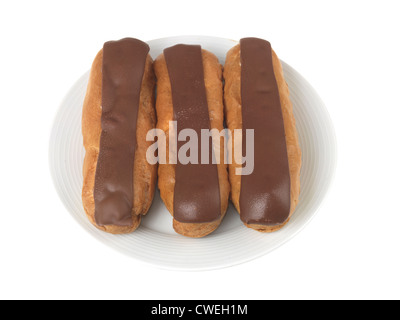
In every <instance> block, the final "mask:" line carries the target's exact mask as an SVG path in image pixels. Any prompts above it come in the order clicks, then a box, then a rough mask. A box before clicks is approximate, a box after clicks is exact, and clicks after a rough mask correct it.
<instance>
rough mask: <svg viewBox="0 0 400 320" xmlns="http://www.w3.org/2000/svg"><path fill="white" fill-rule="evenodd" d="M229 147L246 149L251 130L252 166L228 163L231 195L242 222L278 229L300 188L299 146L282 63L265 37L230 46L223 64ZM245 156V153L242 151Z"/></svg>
mask: <svg viewBox="0 0 400 320" xmlns="http://www.w3.org/2000/svg"><path fill="white" fill-rule="evenodd" d="M224 78H225V87H224V100H225V116H226V123H227V126H228V128H229V129H230V131H231V132H233V130H235V129H241V130H242V136H241V137H240V138H237V137H236V136H234V135H232V136H231V141H230V143H228V146H229V147H230V148H229V153H231V154H234V153H235V149H238V148H241V150H246V143H247V142H246V141H247V139H246V134H248V133H247V132H248V131H247V130H254V131H253V132H254V159H253V160H254V170H253V171H252V173H251V174H246V175H241V174H240V172H241V169H242V168H243V166H244V164H240V163H238V162H237V161H235V158H234V157H233V162H232V164H230V165H229V181H230V184H231V188H232V190H231V199H232V202H233V203H234V205H235V207H236V209H237V210H238V212H239V213H240V218H241V220H242V221H243V223H244V224H245V225H246V226H248V227H250V228H253V229H255V230H257V231H260V232H273V231H276V230H279V229H281V228H282V227H283V226H284V225H285V224H286V223H287V222H288V221H289V219H290V218H291V216H292V214H293V212H294V210H295V208H296V206H297V203H298V199H299V194H300V168H301V150H300V147H299V142H298V135H297V131H296V124H295V118H294V115H293V107H292V103H291V101H290V98H289V89H288V86H287V84H286V82H285V79H284V75H283V70H282V65H281V63H280V61H279V59H278V57H277V55H276V54H275V52H274V51H273V50H272V48H271V45H270V43H269V42H267V41H265V40H262V39H256V38H246V39H242V40H241V41H240V44H239V45H237V46H235V47H234V48H232V49H231V50H230V51H229V52H228V54H227V57H226V63H225V67H224ZM246 156H247V157H248V156H249V155H246Z"/></svg>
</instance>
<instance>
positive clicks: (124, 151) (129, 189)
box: [94, 39, 149, 226]
mask: <svg viewBox="0 0 400 320" xmlns="http://www.w3.org/2000/svg"><path fill="white" fill-rule="evenodd" d="M148 52H149V46H148V45H147V44H145V43H144V42H142V41H139V40H136V39H123V40H120V41H111V42H107V43H105V44H104V48H103V89H102V94H103V96H102V116H101V127H102V132H101V136H100V151H99V157H98V161H97V169H96V177H95V185H94V202H95V220H96V223H97V224H98V225H99V226H105V225H116V226H132V225H133V219H132V208H133V164H134V159H135V149H136V121H137V114H138V108H139V101H140V89H141V85H142V78H143V73H144V68H145V62H146V58H147V54H148Z"/></svg>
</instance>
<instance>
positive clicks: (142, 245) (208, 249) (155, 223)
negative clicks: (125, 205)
mask: <svg viewBox="0 0 400 320" xmlns="http://www.w3.org/2000/svg"><path fill="white" fill-rule="evenodd" d="M178 43H187V44H200V45H202V47H203V48H204V49H207V50H210V51H211V52H213V53H215V54H216V55H217V56H218V58H219V60H220V62H221V63H222V64H223V63H224V60H225V54H226V52H227V51H228V50H229V49H230V48H231V47H232V46H234V45H236V43H237V42H235V41H232V40H228V39H221V38H214V37H204V36H184V37H173V38H164V39H157V40H152V41H149V42H148V44H149V45H150V47H151V55H152V56H153V58H155V57H157V56H158V55H159V54H160V53H161V52H162V50H163V49H164V48H166V47H169V46H172V45H174V44H178ZM283 69H284V73H285V78H286V81H287V83H288V85H289V88H290V93H291V99H292V102H293V107H294V114H295V117H296V123H297V130H298V132H299V138H300V146H301V149H302V153H303V167H302V170H301V195H300V201H299V205H298V207H297V209H296V212H295V213H294V215H293V218H292V219H291V221H290V222H289V223H288V224H287V225H286V226H285V227H284V228H283V229H282V230H280V231H278V232H275V233H272V234H263V233H258V232H256V231H254V230H252V229H248V228H246V227H245V226H243V224H242V223H241V221H240V219H239V216H238V214H237V213H236V211H235V210H234V209H233V206H232V205H231V206H230V208H229V211H228V213H227V215H226V217H225V219H224V221H223V222H222V224H221V226H220V227H219V229H218V230H217V231H215V232H214V233H212V234H211V235H209V236H207V237H205V238H202V239H191V238H186V237H183V236H181V235H178V234H176V233H175V232H174V230H173V228H172V218H171V216H170V214H169V213H168V211H167V209H166V208H165V206H164V204H163V203H162V201H161V200H160V197H159V194H158V193H156V196H155V199H154V203H153V205H152V207H151V209H150V212H149V213H148V215H147V216H146V217H145V218H143V220H142V225H141V226H140V228H139V229H137V230H136V231H135V232H134V233H132V234H129V235H121V236H115V235H110V234H107V233H104V232H102V231H99V230H98V229H96V228H95V227H94V226H92V225H91V224H90V223H89V221H88V219H87V218H86V215H85V212H84V210H83V207H82V201H81V188H82V164H83V158H84V154H85V151H84V148H83V145H82V134H81V112H82V110H81V109H82V103H83V99H84V96H85V91H86V86H87V83H88V79H89V72H87V73H86V74H84V75H83V76H82V77H81V78H80V79H79V80H78V81H77V82H76V84H75V85H74V86H73V87H72V89H71V90H70V91H69V93H68V94H67V96H66V97H65V99H64V101H63V102H62V104H61V106H60V110H59V112H58V114H57V116H56V119H55V121H54V126H53V129H52V132H51V138H50V150H49V156H50V170H51V174H52V176H53V180H54V184H55V187H56V189H57V191H58V194H59V196H60V198H61V200H62V202H63V203H64V205H65V206H66V208H67V209H68V211H69V212H70V213H71V215H72V216H73V217H74V218H75V219H76V221H77V222H78V223H79V224H80V225H81V226H82V227H83V228H84V229H85V230H86V231H88V232H89V233H90V234H92V235H93V236H94V237H95V238H97V239H99V240H100V241H101V242H103V243H104V244H106V245H108V246H110V247H112V248H115V249H117V250H118V251H120V252H122V253H125V254H127V255H129V256H131V257H132V258H135V259H137V260H140V261H142V262H145V263H148V264H152V265H156V266H159V267H161V268H166V269H174V270H209V269H216V268H224V267H229V266H232V265H236V264H240V263H243V262H246V261H249V260H252V259H255V258H257V257H260V256H262V255H265V254H267V253H268V252H270V251H271V250H273V249H275V248H277V247H279V246H280V245H282V244H283V243H285V242H286V241H288V240H289V239H290V238H292V237H293V236H294V235H296V234H297V233H298V232H299V231H300V230H301V229H302V228H303V227H304V226H305V225H306V224H307V223H308V222H309V221H310V219H311V218H312V217H313V216H314V214H315V213H316V211H317V209H318V207H319V206H320V205H321V202H322V200H323V198H324V197H325V195H326V193H327V191H328V188H329V186H330V184H331V181H332V178H333V175H334V171H335V166H336V139H335V133H334V128H333V125H332V122H331V120H330V117H329V115H328V112H327V110H326V108H325V106H324V104H323V102H322V100H321V99H320V98H319V96H318V95H317V93H316V92H315V91H314V89H313V88H312V87H311V86H310V85H309V84H308V83H307V81H306V80H305V79H304V78H303V77H302V76H301V75H300V74H299V73H297V72H296V71H295V70H294V69H293V68H292V67H290V66H289V65H288V64H286V63H284V62H283Z"/></svg>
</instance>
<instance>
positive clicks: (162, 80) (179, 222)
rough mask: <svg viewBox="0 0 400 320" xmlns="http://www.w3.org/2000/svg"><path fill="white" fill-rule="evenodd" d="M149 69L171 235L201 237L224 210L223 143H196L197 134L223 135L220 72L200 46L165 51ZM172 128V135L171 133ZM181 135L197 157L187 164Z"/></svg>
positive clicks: (226, 191)
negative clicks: (162, 136) (154, 90)
mask: <svg viewBox="0 0 400 320" xmlns="http://www.w3.org/2000/svg"><path fill="white" fill-rule="evenodd" d="M154 69H155V73H156V77H157V102H156V110H157V128H158V129H160V130H162V131H163V132H164V133H165V136H166V139H159V140H158V143H159V148H160V149H159V150H163V149H164V150H168V151H167V154H166V163H161V162H160V164H159V172H158V176H159V180H158V186H159V189H160V194H161V198H162V200H163V201H164V203H165V205H166V207H167V208H168V210H169V211H170V213H171V214H172V215H173V217H174V221H173V227H174V229H175V231H176V232H178V233H180V234H182V235H185V236H188V237H203V236H206V235H208V234H209V233H211V232H213V231H214V230H215V229H216V228H217V227H218V226H219V224H220V223H221V221H222V219H223V217H224V215H225V212H226V210H227V207H228V197H229V189H230V187H229V181H228V172H227V165H225V164H224V150H225V148H224V140H223V137H222V136H221V135H218V134H217V135H216V136H213V137H212V138H211V139H210V140H211V141H209V142H210V143H209V144H208V146H207V147H206V148H202V146H201V143H200V137H201V136H202V130H206V131H209V130H211V129H216V131H217V132H223V120H224V113H223V84H222V67H221V65H220V63H219V61H218V59H217V57H216V56H215V55H214V54H212V53H210V52H208V51H206V50H202V48H201V47H200V46H197V45H176V46H173V47H170V48H167V49H165V50H164V52H163V53H162V54H161V55H160V56H159V57H158V58H157V59H156V60H155V63H154ZM173 123H175V125H176V131H174V130H171V127H173V126H172V124H173ZM185 130H186V133H192V134H193V135H194V138H193V139H194V140H196V141H191V142H192V143H193V144H192V146H193V150H190V152H189V153H191V152H195V151H196V150H197V151H198V154H196V155H194V156H193V154H190V160H189V161H186V159H182V156H186V152H182V150H186V149H185V145H186V144H187V143H189V141H188V140H187V138H188V136H187V135H186V134H185ZM196 137H197V138H196ZM171 141H177V142H176V144H175V145H172V143H171ZM194 149H195V150H194ZM221 151H222V152H221ZM159 152H160V151H159ZM204 160H206V161H204ZM216 160H219V161H216Z"/></svg>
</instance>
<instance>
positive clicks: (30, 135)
mask: <svg viewBox="0 0 400 320" xmlns="http://www.w3.org/2000/svg"><path fill="white" fill-rule="evenodd" d="M399 14H400V5H399V2H398V1H383V0H381V1H365V0H364V1H282V0H280V1H265V0H263V1H250V0H246V1H244V0H242V1H235V0H229V1H221V0H218V1H217V0H213V1H206V0H202V1H196V2H195V1H187V0H186V1H172V0H163V1H116V0H114V1H107V2H106V1H72V0H70V1H7V2H6V1H1V3H0V35H1V39H0V41H1V42H0V110H1V115H0V141H1V148H0V150H1V157H0V182H1V183H0V199H1V202H0V204H1V207H0V226H1V229H0V298H3V299H6V298H7V299H11V298H43V299H44V298H56V299H61V298H67V299H68V298H76V299H97V298H99V299H100V298H101V299H106V298H110V299H117V298H118V299H120V298H122V299H331V298H332V299H372V298H382V299H383V298H396V299H399V298H400V289H399V287H400V275H399V270H400V255H399V253H400V252H399V251H400V250H399V249H400V248H399V243H400V209H399V193H400V188H399V183H398V182H399V181H400V173H399V163H400V152H399V146H400V144H399V138H400V129H399V126H400V121H399V117H400V102H399V94H398V93H399V90H400V80H399V75H400V62H399V61H400V44H399V43H400V42H399V41H400V40H399V30H400V18H399ZM185 34H198V35H210V36H219V37H225V38H230V39H236V40H238V39H240V38H242V37H245V36H257V37H261V38H265V39H268V40H269V41H271V43H272V45H273V47H274V49H275V51H276V52H277V53H278V55H279V56H280V58H281V59H283V60H284V61H286V62H287V63H289V64H290V65H291V66H293V67H294V68H295V69H296V70H297V71H299V72H300V73H301V74H302V75H303V76H304V77H305V78H306V79H307V80H308V81H309V82H310V83H311V84H312V85H313V86H314V88H315V89H316V90H317V92H318V93H319V94H320V96H321V97H322V99H323V100H324V102H325V104H326V106H327V108H328V110H329V113H330V115H331V117H332V120H333V122H334V125H335V128H336V133H337V139H338V148H339V150H338V151H339V159H338V167H337V174H336V178H335V182H334V184H333V186H332V188H331V192H330V193H329V195H328V196H327V198H326V201H325V202H324V204H323V206H322V207H321V209H320V211H319V213H318V214H317V216H316V217H315V218H314V219H313V220H312V222H311V223H310V224H309V225H308V226H307V227H306V228H305V229H304V230H303V231H302V232H301V233H300V234H299V235H298V236H296V237H295V238H294V239H292V240H291V241H290V242H288V243H287V244H285V245H284V246H282V247H281V248H279V249H277V250H275V251H274V252H272V253H270V254H269V255H267V256H264V257H263V258H260V259H258V260H255V261H252V262H249V263H246V264H244V265H240V266H236V267H231V268H228V269H223V270H217V271H208V272H201V273H198V272H196V273H193V272H171V271H164V270H159V269H156V268H153V267H147V266H143V265H141V264H139V263H137V262H135V261H133V260H131V259H130V258H128V257H125V256H123V255H121V254H120V253H118V252H115V251H113V250H112V249H110V248H108V247H106V246H104V245H102V244H101V243H99V242H98V241H97V240H95V239H94V238H92V237H91V236H90V235H89V234H88V233H86V232H85V231H84V230H83V229H82V228H81V227H80V226H79V225H78V224H77V223H76V222H75V221H74V220H73V219H72V218H71V216H70V215H69V213H68V212H67V211H66V209H65V208H64V207H63V205H62V203H61V201H60V200H59V198H58V196H57V194H56V192H55V190H54V188H53V184H52V181H51V177H50V174H49V170H48V142H49V134H50V128H51V124H52V121H53V118H54V116H55V113H56V111H57V108H58V105H59V103H60V102H61V100H62V98H63V97H64V95H65V94H66V92H67V91H68V90H69V88H70V87H71V85H72V84H73V83H74V82H75V81H76V80H77V79H78V78H79V77H80V76H81V75H82V74H83V73H84V72H86V71H87V70H88V69H89V68H90V65H91V63H92V60H93V58H94V56H95V55H96V53H97V51H98V50H99V49H100V48H101V47H102V45H103V43H104V42H105V41H107V40H111V39H119V38H123V37H126V36H131V37H136V38H140V39H142V40H151V39H155V38H161V37H167V36H175V35H185Z"/></svg>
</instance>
